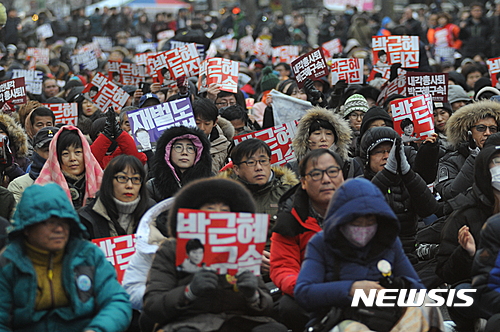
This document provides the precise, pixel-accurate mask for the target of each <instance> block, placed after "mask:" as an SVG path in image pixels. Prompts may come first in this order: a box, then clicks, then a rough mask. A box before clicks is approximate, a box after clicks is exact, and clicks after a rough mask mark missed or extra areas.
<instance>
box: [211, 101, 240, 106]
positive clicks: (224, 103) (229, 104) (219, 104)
mask: <svg viewBox="0 0 500 332" xmlns="http://www.w3.org/2000/svg"><path fill="white" fill-rule="evenodd" d="M234 105H236V102H235V101H227V100H224V101H221V102H218V103H215V106H217V107H227V106H234Z"/></svg>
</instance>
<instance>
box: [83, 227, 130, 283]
mask: <svg viewBox="0 0 500 332" xmlns="http://www.w3.org/2000/svg"><path fill="white" fill-rule="evenodd" d="M92 242H93V243H95V244H96V245H97V246H98V247H99V248H100V249H101V250H102V252H103V253H104V255H106V259H107V260H108V262H110V263H111V265H113V267H114V268H115V270H116V278H117V279H118V282H119V283H120V284H121V283H122V281H123V276H124V275H125V270H126V269H127V266H128V264H129V262H130V259H131V258H132V255H133V254H134V253H135V234H130V235H122V236H114V237H104V238H100V239H93V240H92Z"/></svg>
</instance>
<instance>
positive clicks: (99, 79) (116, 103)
mask: <svg viewBox="0 0 500 332" xmlns="http://www.w3.org/2000/svg"><path fill="white" fill-rule="evenodd" d="M83 93H85V94H86V95H87V96H88V98H90V100H92V102H93V103H94V104H96V105H97V107H99V108H100V109H101V110H102V111H103V112H106V111H107V110H108V107H110V106H111V107H113V108H114V109H121V108H122V107H123V105H125V103H126V102H127V100H128V98H129V97H130V95H129V94H128V93H126V92H125V91H124V90H123V89H122V88H120V87H119V86H118V85H116V84H115V83H114V82H112V81H110V80H108V79H107V78H106V76H104V75H103V74H101V73H97V74H96V75H95V76H94V78H93V79H92V82H90V83H88V84H87V85H86V86H85V89H84V90H83Z"/></svg>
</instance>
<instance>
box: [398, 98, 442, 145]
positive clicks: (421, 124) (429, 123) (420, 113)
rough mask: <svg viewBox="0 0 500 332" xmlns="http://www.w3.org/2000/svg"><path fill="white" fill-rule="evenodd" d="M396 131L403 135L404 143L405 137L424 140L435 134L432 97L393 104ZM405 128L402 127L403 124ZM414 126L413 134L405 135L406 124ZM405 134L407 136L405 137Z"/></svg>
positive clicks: (408, 99)
mask: <svg viewBox="0 0 500 332" xmlns="http://www.w3.org/2000/svg"><path fill="white" fill-rule="evenodd" d="M391 111H392V118H393V119H394V129H395V130H396V131H397V132H398V133H399V134H400V135H401V137H402V138H403V141H404V139H405V136H410V137H412V138H415V140H422V139H425V138H427V137H429V136H431V135H432V134H433V133H434V114H433V104H432V96H431V95H421V96H416V97H410V98H405V99H399V100H396V101H392V102H391ZM403 121H405V122H404V123H403V128H401V127H402V122H403ZM406 123H407V124H410V123H411V125H412V126H413V129H414V130H413V133H411V134H410V135H409V134H408V133H406V134H405V133H404V131H403V129H404V127H406V125H405V124H406ZM404 134H405V135H404Z"/></svg>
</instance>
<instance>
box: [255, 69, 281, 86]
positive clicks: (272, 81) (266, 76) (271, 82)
mask: <svg viewBox="0 0 500 332" xmlns="http://www.w3.org/2000/svg"><path fill="white" fill-rule="evenodd" d="M279 82H280V79H279V78H278V76H276V75H275V74H273V69H272V68H271V67H269V66H268V67H265V68H264V69H262V78H261V80H260V90H261V91H262V92H264V91H268V90H272V89H274V88H276V85H278V83H279Z"/></svg>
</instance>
